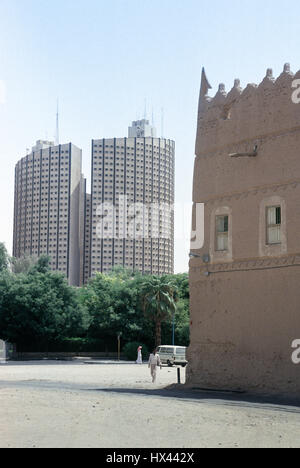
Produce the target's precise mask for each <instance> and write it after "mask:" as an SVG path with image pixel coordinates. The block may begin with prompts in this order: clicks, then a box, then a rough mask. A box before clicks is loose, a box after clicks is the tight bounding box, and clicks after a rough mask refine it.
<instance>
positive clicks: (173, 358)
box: [157, 345, 188, 367]
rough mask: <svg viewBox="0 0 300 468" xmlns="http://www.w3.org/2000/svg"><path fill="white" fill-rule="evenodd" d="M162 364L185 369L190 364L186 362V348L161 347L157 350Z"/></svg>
mask: <svg viewBox="0 0 300 468" xmlns="http://www.w3.org/2000/svg"><path fill="white" fill-rule="evenodd" d="M157 352H158V354H159V357H160V360H161V363H162V364H167V365H168V366H169V367H172V366H174V365H175V366H182V367H185V366H186V365H187V363H188V361H187V360H186V347H184V346H172V345H169V346H159V347H158V348H157Z"/></svg>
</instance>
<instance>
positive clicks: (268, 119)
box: [196, 64, 300, 155]
mask: <svg viewBox="0 0 300 468" xmlns="http://www.w3.org/2000/svg"><path fill="white" fill-rule="evenodd" d="M299 79H300V70H299V71H298V72H297V73H296V74H293V73H292V71H291V68H290V65H289V64H285V65H284V69H283V72H282V73H281V74H280V75H279V77H278V78H277V79H276V78H274V76H273V71H272V69H268V70H267V73H266V76H265V77H264V79H263V80H262V82H261V83H260V84H259V85H257V84H253V83H250V84H248V85H247V86H246V87H245V88H244V89H243V88H242V87H241V84H240V80H238V79H236V80H235V81H234V86H233V88H232V89H231V90H230V91H229V93H227V92H226V90H225V85H224V84H220V85H219V89H218V91H217V93H216V94H215V96H214V97H211V96H209V95H208V90H209V89H210V88H211V87H210V85H209V82H208V80H207V78H206V75H205V71H204V70H203V72H202V84H201V92H200V99H199V114H198V131H197V143H196V155H202V154H207V153H211V152H215V151H217V150H218V149H219V148H221V147H224V146H226V145H232V144H236V145H239V144H240V143H244V142H252V140H256V139H257V138H259V137H262V138H263V137H264V136H267V135H270V134H276V133H281V132H284V131H286V130H290V129H293V128H295V129H296V128H297V127H299V128H300V104H297V103H296V102H294V101H293V99H292V96H293V93H295V87H296V84H295V80H299ZM297 87H298V88H300V84H299V85H298V86H297ZM299 96H300V92H299Z"/></svg>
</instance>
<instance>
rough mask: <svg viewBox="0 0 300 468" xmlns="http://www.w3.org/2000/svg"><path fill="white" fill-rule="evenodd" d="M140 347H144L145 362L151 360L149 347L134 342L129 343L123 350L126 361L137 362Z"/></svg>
mask: <svg viewBox="0 0 300 468" xmlns="http://www.w3.org/2000/svg"><path fill="white" fill-rule="evenodd" d="M139 346H142V347H143V349H142V354H143V361H145V360H148V358H149V351H148V348H147V346H145V345H143V344H141V343H138V342H133V343H127V344H126V345H125V346H124V348H123V353H124V354H125V357H126V359H128V361H136V360H137V354H138V352H137V349H138V347H139Z"/></svg>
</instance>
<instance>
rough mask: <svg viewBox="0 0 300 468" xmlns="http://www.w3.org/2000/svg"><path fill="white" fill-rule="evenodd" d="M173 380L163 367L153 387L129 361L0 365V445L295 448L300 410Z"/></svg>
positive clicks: (299, 431)
mask: <svg viewBox="0 0 300 468" xmlns="http://www.w3.org/2000/svg"><path fill="white" fill-rule="evenodd" d="M182 378H183V380H184V370H182ZM176 379H177V371H176V369H169V368H163V370H162V371H160V372H159V374H158V382H157V384H156V385H153V384H152V383H151V379H150V375H149V371H148V368H147V366H146V365H142V366H137V365H133V364H131V363H121V364H118V363H112V362H103V363H96V364H94V365H92V363H91V361H90V362H89V364H85V363H84V362H80V361H79V362H56V361H55V362H49V361H47V362H35V363H33V362H32V363H10V364H6V365H0V447H1V448H2V447H68V448H69V447H70V448H73V447H106V448H118V447H120V448H132V447H135V448H140V447H145V448H146V447H150V448H152V447H155V448H165V447H168V448H195V447H300V437H299V434H300V405H299V406H297V405H296V404H295V403H290V402H287V401H284V402H279V401H277V402H276V401H274V400H271V399H264V400H259V399H256V398H254V397H252V398H251V397H249V396H246V395H232V394H212V393H205V392H196V391H185V390H182V389H181V388H178V386H175V387H171V388H170V387H169V386H170V385H172V384H174V383H176Z"/></svg>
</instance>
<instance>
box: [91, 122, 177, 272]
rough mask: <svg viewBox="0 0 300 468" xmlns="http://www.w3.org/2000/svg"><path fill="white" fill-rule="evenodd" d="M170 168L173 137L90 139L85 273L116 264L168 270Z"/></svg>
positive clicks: (170, 269)
mask: <svg viewBox="0 0 300 468" xmlns="http://www.w3.org/2000/svg"><path fill="white" fill-rule="evenodd" d="M136 127H137V126H136V125H135V124H133V128H136ZM174 172H175V143H174V141H171V140H167V139H160V138H152V137H142V138H138V137H129V138H112V139H101V140H93V142H92V194H91V241H90V276H93V275H94V274H95V273H96V272H104V273H105V272H108V271H111V269H112V268H113V267H114V266H116V265H122V266H124V267H126V268H129V269H133V270H138V271H140V272H142V273H151V274H165V273H173V271H174V214H173V204H174Z"/></svg>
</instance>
